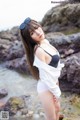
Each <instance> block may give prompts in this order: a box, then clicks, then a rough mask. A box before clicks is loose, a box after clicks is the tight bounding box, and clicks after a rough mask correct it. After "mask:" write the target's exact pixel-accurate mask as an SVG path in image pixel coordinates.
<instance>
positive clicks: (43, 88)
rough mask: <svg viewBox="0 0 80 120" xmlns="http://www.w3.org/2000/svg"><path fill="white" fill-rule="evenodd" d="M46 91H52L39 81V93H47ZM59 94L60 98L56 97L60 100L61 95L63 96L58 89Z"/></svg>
mask: <svg viewBox="0 0 80 120" xmlns="http://www.w3.org/2000/svg"><path fill="white" fill-rule="evenodd" d="M45 91H50V90H49V87H48V86H47V85H46V84H45V83H44V82H42V81H41V80H39V81H38V83H37V92H38V93H41V92H45ZM57 93H58V96H56V97H57V98H60V95H61V91H60V89H58V91H57ZM53 95H54V93H53Z"/></svg>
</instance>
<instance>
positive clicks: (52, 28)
mask: <svg viewBox="0 0 80 120" xmlns="http://www.w3.org/2000/svg"><path fill="white" fill-rule="evenodd" d="M41 24H42V26H43V29H44V31H45V35H46V38H47V39H48V40H49V42H50V43H51V44H52V45H53V46H55V47H56V48H57V49H58V51H59V53H60V56H61V62H64V68H63V69H62V71H61V75H60V77H59V81H60V88H61V91H62V96H61V98H62V99H61V105H62V110H61V112H62V113H63V114H65V119H64V120H79V119H80V3H79V4H66V5H64V6H57V7H54V8H52V9H51V10H49V11H48V12H47V13H46V15H45V16H44V18H43V20H42V22H41ZM0 66H2V67H3V68H8V69H10V70H13V71H16V72H18V73H21V74H22V73H23V74H25V75H27V76H28V75H30V77H31V74H30V71H29V67H28V64H27V58H26V56H25V51H24V47H23V44H22V41H21V38H20V34H19V29H18V27H13V28H12V29H11V30H6V31H1V32H0ZM7 95H8V92H7V91H6V88H5V89H4V88H2V89H1V90H0V100H1V99H2V98H3V97H4V98H6V97H7ZM2 110H3V111H6V110H8V111H9V113H10V120H27V119H28V120H37V119H38V120H39V119H40V120H44V119H45V113H44V110H43V107H42V106H41V103H40V101H39V99H38V95H37V93H36V91H35V90H34V91H33V90H32V89H31V91H30V93H29V92H28V94H26V95H23V96H13V97H10V98H9V99H8V100H7V102H6V103H4V102H0V111H2Z"/></svg>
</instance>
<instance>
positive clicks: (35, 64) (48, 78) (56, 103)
mask: <svg viewBox="0 0 80 120" xmlns="http://www.w3.org/2000/svg"><path fill="white" fill-rule="evenodd" d="M19 28H20V34H21V37H22V41H23V45H24V48H25V52H26V55H27V60H28V63H29V67H30V71H31V73H32V75H33V76H34V77H35V78H36V79H37V80H38V84H37V91H38V95H39V98H40V100H41V103H42V105H43V108H44V111H45V114H46V119H47V120H60V119H62V118H63V116H60V115H59V112H60V95H61V91H60V88H59V83H58V77H59V76H60V71H61V68H62V67H63V66H62V64H60V55H59V52H58V51H57V49H56V48H55V47H53V46H52V45H51V44H50V43H49V42H48V40H47V39H45V34H44V32H43V29H42V27H41V25H40V24H39V23H38V22H37V21H35V20H32V19H31V18H26V19H25V20H24V22H23V23H22V24H21V25H20V27H19Z"/></svg>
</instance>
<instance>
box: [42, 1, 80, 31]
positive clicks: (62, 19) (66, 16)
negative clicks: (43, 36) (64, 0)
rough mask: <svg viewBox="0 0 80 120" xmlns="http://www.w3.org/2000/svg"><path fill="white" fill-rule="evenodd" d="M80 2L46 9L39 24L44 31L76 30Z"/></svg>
mask: <svg viewBox="0 0 80 120" xmlns="http://www.w3.org/2000/svg"><path fill="white" fill-rule="evenodd" d="M79 22H80V4H78V3H76V4H65V5H62V6H59V5H58V6H56V7H53V8H51V9H50V10H48V12H47V13H46V14H45V15H44V17H43V19H42V21H41V24H42V26H43V29H44V31H45V32H46V33H48V32H61V31H63V32H64V31H67V32H69V31H72V30H75V31H76V30H77V28H79V27H80V24H79Z"/></svg>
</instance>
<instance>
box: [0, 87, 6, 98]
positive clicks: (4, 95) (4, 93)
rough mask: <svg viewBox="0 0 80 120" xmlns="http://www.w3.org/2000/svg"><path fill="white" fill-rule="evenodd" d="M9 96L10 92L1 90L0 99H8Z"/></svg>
mask: <svg viewBox="0 0 80 120" xmlns="http://www.w3.org/2000/svg"><path fill="white" fill-rule="evenodd" d="M7 95H8V91H7V90H6V89H5V88H4V89H0V99H1V98H3V97H6V96H7Z"/></svg>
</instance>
